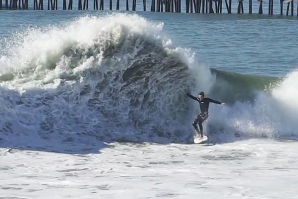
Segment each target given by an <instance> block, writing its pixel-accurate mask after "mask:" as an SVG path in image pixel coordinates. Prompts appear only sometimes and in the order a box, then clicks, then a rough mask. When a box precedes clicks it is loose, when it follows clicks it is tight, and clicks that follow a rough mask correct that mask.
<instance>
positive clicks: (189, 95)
mask: <svg viewBox="0 0 298 199" xmlns="http://www.w3.org/2000/svg"><path fill="white" fill-rule="evenodd" d="M185 94H186V95H187V96H188V97H190V98H191V99H193V100H196V101H199V100H198V98H196V97H195V96H192V95H191V94H189V93H186V92H185Z"/></svg>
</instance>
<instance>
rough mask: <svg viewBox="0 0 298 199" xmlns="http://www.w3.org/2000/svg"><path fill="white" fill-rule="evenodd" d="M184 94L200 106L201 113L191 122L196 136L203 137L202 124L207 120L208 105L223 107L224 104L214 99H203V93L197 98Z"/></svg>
mask: <svg viewBox="0 0 298 199" xmlns="http://www.w3.org/2000/svg"><path fill="white" fill-rule="evenodd" d="M184 93H185V94H186V95H187V96H188V97H190V98H191V99H193V100H196V101H197V102H199V104H200V109H201V113H200V114H199V115H198V117H197V118H196V119H195V120H194V121H193V123H192V125H193V127H194V128H195V130H196V131H197V134H199V133H200V134H201V137H203V122H204V121H205V120H206V119H207V118H208V109H209V103H210V102H212V103H215V104H222V105H225V103H222V102H219V101H216V100H214V99H211V98H208V97H205V94H204V92H200V93H199V96H198V97H195V96H192V95H191V94H189V93H187V92H186V91H184ZM197 124H199V127H200V132H199V129H198V126H197Z"/></svg>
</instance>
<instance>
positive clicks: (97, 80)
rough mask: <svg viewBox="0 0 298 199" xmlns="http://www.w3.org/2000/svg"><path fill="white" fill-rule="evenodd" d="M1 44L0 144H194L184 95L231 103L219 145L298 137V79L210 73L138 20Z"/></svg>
mask: <svg viewBox="0 0 298 199" xmlns="http://www.w3.org/2000/svg"><path fill="white" fill-rule="evenodd" d="M1 43H2V45H3V46H4V49H3V50H2V51H3V53H2V54H1V55H0V72H1V76H0V81H1V85H0V86H1V93H0V95H1V96H0V102H1V108H0V115H1V118H2V119H1V121H0V129H1V134H0V139H1V140H2V141H3V140H4V141H8V140H10V139H11V137H12V136H18V140H19V141H20V142H21V141H24V142H25V141H26V142H28V140H29V141H30V140H31V141H32V140H58V141H61V142H89V141H90V140H91V139H93V138H96V140H100V141H114V140H118V141H119V140H122V141H136V142H142V141H147V142H188V141H189V138H190V137H191V136H192V133H193V129H192V126H191V123H192V120H193V119H194V117H195V116H196V114H197V112H198V111H199V110H198V106H197V104H196V102H192V101H191V99H189V98H187V97H186V96H185V95H184V93H183V90H185V89H189V90H191V91H192V93H193V94H195V95H196V94H197V93H198V92H199V91H201V90H204V91H205V93H206V94H207V95H209V96H210V97H212V98H214V99H217V100H221V101H225V102H227V103H228V105H227V106H217V105H211V106H210V118H209V119H208V121H207V122H206V126H207V131H210V132H211V134H210V136H211V138H212V139H214V140H216V139H217V138H219V137H220V135H224V136H225V137H226V135H229V136H234V135H236V134H237V135H244V136H254V137H255V136H264V135H265V136H267V137H271V136H276V135H279V136H280V135H294V136H296V134H297V133H295V129H297V127H298V124H297V122H296V121H298V120H297V119H298V117H297V110H298V107H297V103H293V102H295V100H296V102H297V100H298V99H297V97H298V94H297V93H295V92H294V91H295V90H297V88H298V87H297V83H298V81H297V77H298V73H297V72H292V73H290V74H289V75H288V76H287V77H285V78H284V79H281V80H279V79H277V78H269V77H257V76H248V75H242V74H236V73H231V72H225V71H218V70H215V69H210V68H208V66H203V65H200V64H199V63H198V61H197V60H196V58H195V55H194V53H192V52H191V50H189V49H185V48H182V47H179V46H178V45H176V44H175V43H173V41H172V40H171V39H170V38H169V36H167V35H166V33H165V32H164V31H163V24H162V23H155V22H151V21H148V20H146V19H144V18H142V17H140V16H138V15H129V14H113V15H106V16H99V17H98V16H97V17H94V16H86V17H81V18H79V19H76V20H74V21H71V22H68V23H67V24H63V25H61V26H49V27H44V28H31V29H28V30H25V31H24V32H19V33H18V34H16V35H14V36H13V37H12V38H9V39H8V40H6V41H5V42H4V41H2V42H1Z"/></svg>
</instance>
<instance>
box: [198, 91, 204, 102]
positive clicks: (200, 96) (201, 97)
mask: <svg viewBox="0 0 298 199" xmlns="http://www.w3.org/2000/svg"><path fill="white" fill-rule="evenodd" d="M204 96H205V95H204V92H200V93H199V98H200V100H202V99H204Z"/></svg>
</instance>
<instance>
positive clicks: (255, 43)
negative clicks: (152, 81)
mask: <svg viewBox="0 0 298 199" xmlns="http://www.w3.org/2000/svg"><path fill="white" fill-rule="evenodd" d="M105 13H107V12H105ZM138 14H139V15H140V16H143V17H145V18H147V19H148V20H152V21H159V22H163V23H164V31H165V33H166V34H167V35H168V36H169V37H170V38H171V39H173V41H174V42H175V43H177V45H179V46H181V47H184V48H190V49H191V50H192V51H194V52H195V53H196V58H197V59H198V60H199V61H200V63H206V64H208V65H209V66H211V67H214V68H217V69H222V70H228V71H236V72H240V73H244V74H260V75H270V76H284V75H285V74H287V73H289V72H290V71H291V70H293V69H295V68H296V67H297V66H298V58H297V55H298V34H297V30H298V23H297V20H295V19H285V18H283V19H281V18H271V17H260V16H256V15H253V16H248V15H244V16H239V15H194V14H176V13H150V12H138ZM84 15H101V12H98V11H82V12H79V11H1V12H0V39H2V40H3V39H7V38H9V37H10V36H11V35H12V34H14V33H17V32H19V31H21V30H23V29H24V28H27V27H34V26H49V25H54V24H59V23H61V22H67V21H69V20H73V19H74V18H77V17H80V16H84Z"/></svg>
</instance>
